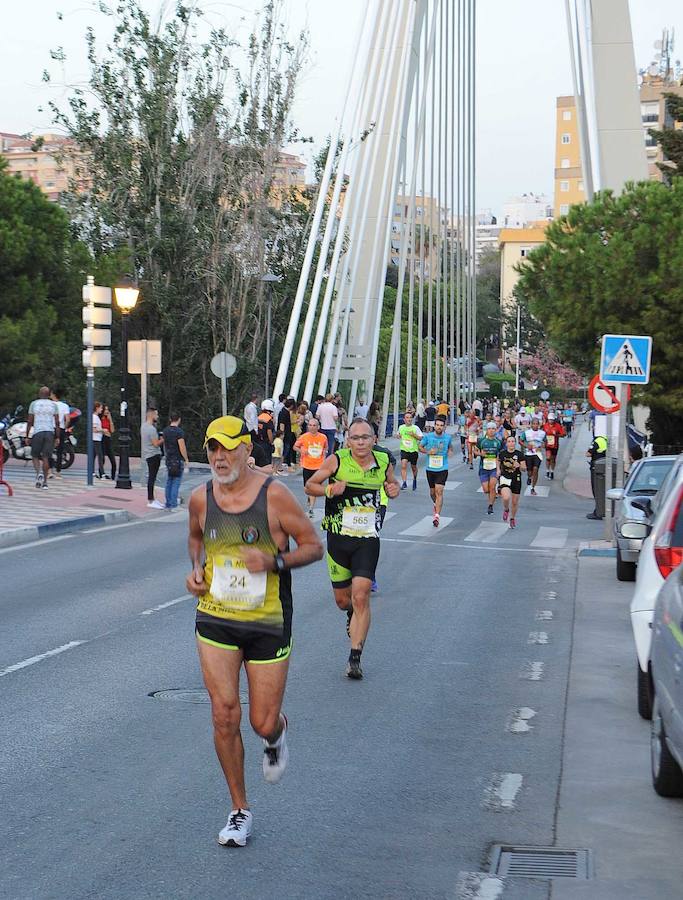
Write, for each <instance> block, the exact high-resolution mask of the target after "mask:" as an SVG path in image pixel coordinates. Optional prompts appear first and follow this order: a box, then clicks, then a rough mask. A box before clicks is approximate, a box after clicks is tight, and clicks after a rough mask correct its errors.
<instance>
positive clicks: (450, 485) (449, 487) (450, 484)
mask: <svg viewBox="0 0 683 900" xmlns="http://www.w3.org/2000/svg"><path fill="white" fill-rule="evenodd" d="M461 484H462V481H447V482H446V484H444V486H443V489H444V490H445V491H454V490H455V489H456V488H459V487H460V485H461Z"/></svg>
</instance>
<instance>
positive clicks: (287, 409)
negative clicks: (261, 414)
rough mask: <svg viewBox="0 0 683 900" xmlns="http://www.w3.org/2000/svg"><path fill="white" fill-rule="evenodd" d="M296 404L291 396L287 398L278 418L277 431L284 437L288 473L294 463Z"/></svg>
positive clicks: (284, 454) (284, 453)
mask: <svg viewBox="0 0 683 900" xmlns="http://www.w3.org/2000/svg"><path fill="white" fill-rule="evenodd" d="M294 406H295V404H294V401H293V400H292V399H291V398H288V399H286V400H285V402H284V403H283V405H282V409H281V410H280V414H279V415H278V419H277V433H278V436H279V437H281V438H282V445H283V447H282V462H283V464H284V466H285V468H286V474H289V468H290V466H291V465H292V446H293V445H294V437H293V434H292V415H293V413H294Z"/></svg>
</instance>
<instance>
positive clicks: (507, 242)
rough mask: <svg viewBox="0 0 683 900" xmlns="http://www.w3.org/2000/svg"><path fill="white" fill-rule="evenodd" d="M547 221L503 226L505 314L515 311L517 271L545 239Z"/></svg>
mask: <svg viewBox="0 0 683 900" xmlns="http://www.w3.org/2000/svg"><path fill="white" fill-rule="evenodd" d="M546 225H547V223H546V222H538V223H534V224H533V225H532V226H531V227H529V228H503V229H502V230H501V232H500V238H499V246H500V304H501V312H502V313H503V315H509V314H511V313H514V311H515V306H516V303H515V299H514V297H513V292H514V289H515V285H516V284H517V282H518V281H519V273H518V272H516V271H515V266H516V265H517V264H518V263H523V262H524V260H525V258H526V257H527V256H528V255H529V253H531V251H532V250H533V249H534V248H536V247H540V246H541V244H543V242H544V241H545V228H546Z"/></svg>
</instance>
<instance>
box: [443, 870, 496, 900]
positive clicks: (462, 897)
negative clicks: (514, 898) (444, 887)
mask: <svg viewBox="0 0 683 900" xmlns="http://www.w3.org/2000/svg"><path fill="white" fill-rule="evenodd" d="M503 887H504V882H503V880H502V878H496V877H495V875H485V874H484V873H483V872H458V881H457V883H456V885H455V897H456V900H498V898H499V897H500V896H501V895H502V893H503Z"/></svg>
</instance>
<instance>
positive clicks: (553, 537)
mask: <svg viewBox="0 0 683 900" xmlns="http://www.w3.org/2000/svg"><path fill="white" fill-rule="evenodd" d="M568 534H569V530H568V529H567V528H550V527H548V526H546V525H541V527H540V528H539V529H538V533H537V534H536V537H535V538H534V539H533V541H532V542H531V546H532V547H544V548H546V549H548V550H561V549H562V547H564V545H565V544H566V543H567V535H568Z"/></svg>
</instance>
